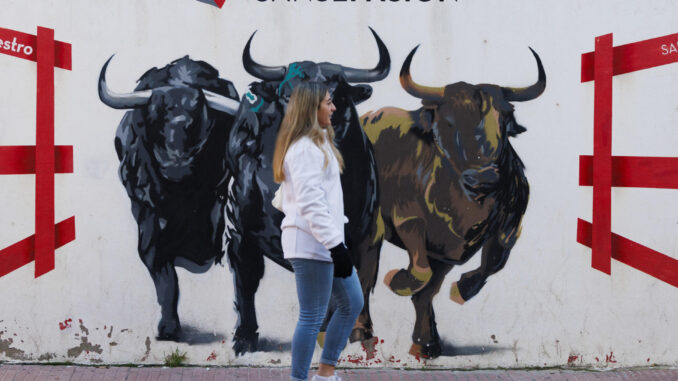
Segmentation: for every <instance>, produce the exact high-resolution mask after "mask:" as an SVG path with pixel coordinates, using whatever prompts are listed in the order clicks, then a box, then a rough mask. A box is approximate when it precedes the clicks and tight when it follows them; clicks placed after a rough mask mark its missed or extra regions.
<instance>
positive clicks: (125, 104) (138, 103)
mask: <svg viewBox="0 0 678 381" xmlns="http://www.w3.org/2000/svg"><path fill="white" fill-rule="evenodd" d="M114 55H115V54H114ZM114 55H113V56H114ZM113 56H111V58H109V59H108V61H106V63H105V64H104V66H103V67H102V68H101V73H100V74H99V99H101V101H102V102H104V104H105V105H107V106H109V107H112V108H115V109H129V108H137V107H142V106H144V105H146V104H147V103H148V100H149V99H150V98H151V94H152V93H153V90H144V91H135V92H133V93H128V94H118V93H116V92H114V91H111V89H109V88H108V85H107V84H106V69H107V68H108V64H109V63H110V62H111V60H112V59H113Z"/></svg>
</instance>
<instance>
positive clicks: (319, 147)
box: [273, 82, 363, 381]
mask: <svg viewBox="0 0 678 381" xmlns="http://www.w3.org/2000/svg"><path fill="white" fill-rule="evenodd" d="M335 109H336V108H335V107H334V104H333V103H332V100H331V98H330V94H329V92H328V89H327V87H326V86H325V85H324V84H322V83H317V82H302V83H300V84H299V85H297V87H296V88H295V89H294V91H293V92H292V95H291V97H290V102H289V104H288V106H287V112H286V113H285V117H284V118H283V121H282V125H281V126H280V131H279V132H278V138H277V141H276V145H275V153H274V155H273V175H274V179H275V181H276V182H278V183H281V187H282V195H283V196H282V210H283V212H284V213H285V218H283V220H282V224H281V228H282V235H281V241H282V248H283V254H284V257H285V258H286V259H288V260H289V261H290V262H291V263H292V267H293V268H294V275H295V278H296V284H297V297H298V299H299V321H298V322H297V327H296V329H295V331H294V336H293V338H292V374H291V379H292V380H307V378H308V370H309V367H310V365H311V358H312V357H313V350H314V349H315V341H316V337H317V335H318V331H319V329H320V325H321V324H322V322H323V319H324V317H325V314H326V312H327V306H328V303H329V301H330V297H332V298H334V301H335V302H336V304H337V310H336V311H335V313H334V314H333V315H332V318H331V319H330V322H329V325H328V326H327V331H326V334H325V344H324V346H323V351H322V355H321V357H320V365H319V367H318V373H317V374H316V375H315V376H314V377H313V380H317V381H321V380H340V378H339V377H338V376H335V375H334V367H335V365H336V363H337V360H338V358H339V354H340V353H341V351H342V349H343V348H344V346H345V345H346V342H347V340H348V336H349V334H350V333H351V329H352V328H353V325H354V323H355V321H356V319H357V317H358V314H360V311H361V310H362V308H363V296H362V291H361V288H360V282H359V281H358V277H357V275H356V273H355V271H354V270H353V264H352V263H351V259H350V257H349V252H348V249H347V248H346V245H345V244H344V223H345V222H346V221H347V219H346V217H345V216H344V201H343V193H342V189H341V182H340V178H339V176H340V174H341V171H342V169H343V165H344V161H343V158H342V156H341V153H340V152H339V150H338V149H337V148H336V147H335V145H334V130H333V129H332V125H331V122H330V119H331V117H332V113H333V112H334V110H335Z"/></svg>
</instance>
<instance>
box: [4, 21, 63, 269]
mask: <svg viewBox="0 0 678 381" xmlns="http://www.w3.org/2000/svg"><path fill="white" fill-rule="evenodd" d="M0 53H3V54H8V55H10V56H14V57H19V58H23V59H26V60H29V61H35V62H37V69H38V70H37V76H38V78H37V107H36V109H37V110H36V139H35V140H36V144H35V146H0V175H23V174H35V234H34V235H32V236H30V237H27V238H25V239H23V240H21V241H19V242H17V243H15V244H13V245H10V246H8V247H6V248H4V249H2V250H0V277H2V276H4V275H7V274H9V273H10V272H12V271H14V270H16V269H18V268H19V267H21V266H24V265H26V264H28V263H30V262H32V261H33V260H35V277H36V278H37V277H39V276H40V275H43V274H45V273H47V272H49V271H52V270H54V252H55V249H56V248H59V247H61V246H63V245H65V244H67V243H68V242H71V241H73V240H74V239H75V217H70V218H67V219H65V220H63V221H61V222H59V223H58V224H55V221H54V174H55V173H73V146H55V145H54V68H55V67H59V68H62V69H66V70H71V44H68V43H65V42H61V41H55V40H54V30H52V29H48V28H43V27H38V34H37V36H34V35H30V34H26V33H22V32H17V31H14V30H10V29H4V28H0Z"/></svg>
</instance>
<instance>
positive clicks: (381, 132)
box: [361, 47, 546, 357]
mask: <svg viewBox="0 0 678 381" xmlns="http://www.w3.org/2000/svg"><path fill="white" fill-rule="evenodd" d="M417 48H418V47H415V48H414V49H413V50H412V52H411V53H410V54H409V56H408V57H407V59H406V60H405V62H404V63H403V66H402V69H401V71H400V82H401V84H402V87H403V89H405V91H407V92H408V93H409V94H410V95H412V96H414V97H417V98H419V99H421V100H422V107H421V108H419V109H417V110H413V111H407V110H402V109H399V108H395V107H386V108H383V109H380V110H377V111H375V112H370V113H367V114H365V115H362V116H361V121H362V123H363V126H364V128H365V132H366V133H367V136H368V137H369V138H370V141H371V142H372V144H373V146H374V152H375V155H376V159H377V167H378V173H379V185H380V189H381V192H380V215H379V221H378V224H379V226H380V229H379V234H380V235H379V236H377V237H376V238H375V240H376V241H378V242H379V243H381V241H382V240H384V239H385V240H387V241H389V242H391V243H393V244H395V245H397V246H399V247H401V248H403V249H405V250H407V253H408V255H409V262H410V263H409V266H408V268H407V269H395V270H391V271H389V272H388V273H387V274H386V276H385V278H384V283H385V284H386V285H387V286H388V287H389V288H390V289H391V291H393V292H394V293H395V294H397V295H401V296H411V298H412V303H413V304H414V309H415V311H416V322H415V325H414V332H413V334H412V340H413V344H412V347H411V350H410V353H411V354H413V355H419V354H420V355H422V356H424V357H437V356H439V355H440V353H441V344H440V337H439V335H438V331H437V329H436V321H435V315H434V312H433V304H432V300H433V297H434V296H435V295H436V294H437V293H438V291H439V290H440V286H441V284H442V281H443V280H444V278H445V275H446V274H447V273H448V272H449V271H450V270H451V269H452V267H453V266H454V265H457V264H462V263H464V262H466V261H468V260H469V259H470V258H471V256H473V255H474V254H475V253H476V252H477V251H478V250H480V249H482V260H481V265H480V267H479V268H477V269H475V270H473V271H470V272H467V273H464V274H463V275H462V276H461V279H460V280H459V281H458V282H455V283H453V285H452V288H451V290H450V299H452V300H453V301H455V302H457V303H460V304H463V303H464V302H465V301H467V300H469V299H470V298H472V297H473V296H474V295H476V294H477V293H478V291H480V289H481V288H482V287H483V285H484V284H485V282H486V280H487V278H488V277H489V276H490V275H492V274H494V273H496V272H497V271H499V270H501V269H502V267H504V264H505V263H506V261H507V259H508V257H509V254H510V252H511V248H513V246H514V245H515V242H516V240H517V239H518V236H519V235H520V223H521V219H522V216H523V213H524V212H525V208H526V207H527V200H528V193H529V187H528V183H527V179H526V178H525V175H524V173H523V163H522V161H521V160H520V158H519V157H518V155H517V154H516V152H515V151H514V149H513V147H512V146H511V143H510V142H509V138H510V137H515V136H516V135H518V134H520V133H521V132H524V131H525V130H526V129H525V128H524V127H522V126H521V125H519V124H518V123H517V122H516V120H515V117H514V115H513V106H512V105H511V103H510V102H515V101H529V100H532V99H535V98H537V97H538V96H539V95H540V94H541V93H542V92H543V91H544V89H545V86H546V74H545V72H544V68H543V66H542V64H541V60H540V59H539V56H538V55H537V54H536V53H535V52H534V51H532V53H533V54H534V57H535V59H536V61H537V67H538V80H537V82H536V83H534V84H533V85H531V86H528V87H526V88H520V89H517V88H507V87H500V86H496V85H488V84H482V85H471V84H468V83H465V82H457V83H453V84H450V85H446V86H444V87H428V86H423V85H420V84H417V83H416V82H415V81H414V80H413V79H412V77H411V75H410V63H411V61H412V57H413V56H414V53H415V52H416V51H417ZM368 267H370V268H372V269H373V270H374V273H373V274H372V275H371V276H376V268H377V264H376V263H374V264H371V266H368ZM365 277H368V275H365Z"/></svg>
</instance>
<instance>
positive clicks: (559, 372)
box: [0, 364, 678, 381]
mask: <svg viewBox="0 0 678 381" xmlns="http://www.w3.org/2000/svg"><path fill="white" fill-rule="evenodd" d="M289 374H290V369H289V368H192V367H189V368H161V367H138V368H130V367H105V366H103V367H92V366H52V365H10V364H5V365H0V381H33V380H35V381H42V380H59V381H87V380H96V381H99V380H101V381H122V380H125V381H184V380H185V381H192V380H196V381H221V380H248V381H250V380H251V381H255V380H256V381H269V380H276V381H287V380H289ZM338 374H339V376H340V377H342V379H343V380H344V381H354V380H355V381H391V380H398V381H424V380H426V381H434V380H435V381H443V380H469V381H471V380H521V381H522V380H549V381H557V380H581V381H584V380H678V369H652V368H642V369H622V370H607V371H591V370H566V369H548V370H475V371H459V370H430V371H420V370H396V369H359V370H339V371H338Z"/></svg>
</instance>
